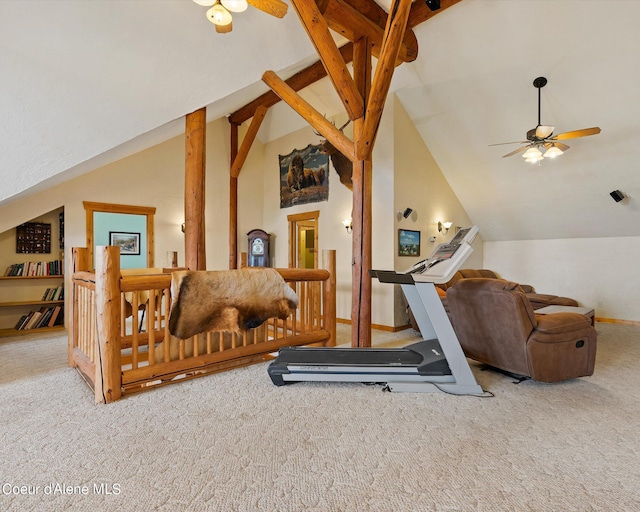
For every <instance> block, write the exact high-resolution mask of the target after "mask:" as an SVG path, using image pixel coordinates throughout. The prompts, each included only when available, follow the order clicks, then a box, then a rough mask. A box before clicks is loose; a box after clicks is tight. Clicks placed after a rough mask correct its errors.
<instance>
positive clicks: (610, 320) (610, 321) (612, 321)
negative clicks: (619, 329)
mask: <svg viewBox="0 0 640 512" xmlns="http://www.w3.org/2000/svg"><path fill="white" fill-rule="evenodd" d="M595 321H596V322H602V323H603V324H623V325H640V322H639V321H637V320H619V319H617V318H599V317H596V318H595Z"/></svg>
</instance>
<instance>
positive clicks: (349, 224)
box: [342, 219, 353, 234]
mask: <svg viewBox="0 0 640 512" xmlns="http://www.w3.org/2000/svg"><path fill="white" fill-rule="evenodd" d="M342 225H343V226H344V227H345V229H346V230H347V233H349V234H350V233H351V232H352V231H353V221H352V220H351V219H344V220H343V221H342Z"/></svg>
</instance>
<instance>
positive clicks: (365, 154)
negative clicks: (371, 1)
mask: <svg viewBox="0 0 640 512" xmlns="http://www.w3.org/2000/svg"><path fill="white" fill-rule="evenodd" d="M410 8H411V0H394V2H393V3H392V4H391V9H390V11H389V20H388V22H387V28H386V30H385V36H386V37H385V39H384V41H383V45H382V52H381V53H380V58H379V59H378V66H377V67H376V71H375V74H374V76H373V82H372V84H371V92H370V94H369V100H368V101H367V112H366V114H365V119H364V127H363V129H362V131H363V133H362V136H361V137H360V139H359V141H358V142H359V143H358V144H357V145H356V156H357V158H358V159H362V160H367V159H368V158H371V153H372V151H373V144H374V142H375V139H376V135H377V133H378V127H379V126H380V119H381V117H382V111H383V110H384V104H385V101H386V99H387V94H388V93H389V87H390V86H391V79H392V78H393V72H394V70H395V61H396V58H397V56H398V51H399V49H400V45H401V44H402V36H403V34H404V31H405V29H406V26H407V20H408V19H409V10H410Z"/></svg>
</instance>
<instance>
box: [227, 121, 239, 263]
mask: <svg viewBox="0 0 640 512" xmlns="http://www.w3.org/2000/svg"><path fill="white" fill-rule="evenodd" d="M237 155H238V125H237V124H235V123H231V166H232V167H233V162H234V160H235V159H236V156H237ZM236 268H238V176H234V175H233V173H230V174H229V270H233V269H236Z"/></svg>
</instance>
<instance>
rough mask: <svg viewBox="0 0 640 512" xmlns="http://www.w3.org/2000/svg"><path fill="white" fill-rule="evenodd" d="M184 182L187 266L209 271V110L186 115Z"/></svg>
mask: <svg viewBox="0 0 640 512" xmlns="http://www.w3.org/2000/svg"><path fill="white" fill-rule="evenodd" d="M185 124H186V126H185V142H186V148H185V184H184V212H185V215H184V217H185V219H184V224H185V232H184V252H185V266H186V267H187V268H188V269H190V270H205V269H206V268H207V255H206V249H205V225H204V207H205V164H206V155H205V153H206V151H205V146H206V126H207V110H206V108H201V109H200V110H196V111H195V112H192V113H191V114H188V115H187V116H186V123H185Z"/></svg>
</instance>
